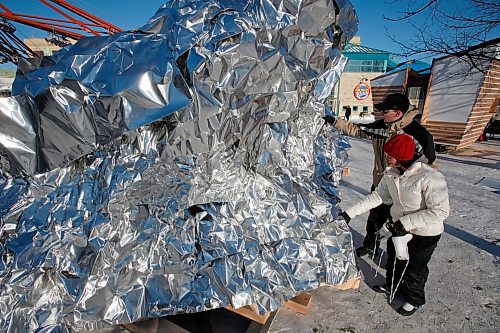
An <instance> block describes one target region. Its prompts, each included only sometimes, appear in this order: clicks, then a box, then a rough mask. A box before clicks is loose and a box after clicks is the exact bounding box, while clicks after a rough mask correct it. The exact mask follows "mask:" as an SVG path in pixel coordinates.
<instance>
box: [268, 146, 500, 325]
mask: <svg viewBox="0 0 500 333" xmlns="http://www.w3.org/2000/svg"><path fill="white" fill-rule="evenodd" d="M350 143H351V145H352V149H351V151H350V153H349V155H350V168H351V170H350V175H349V176H348V177H345V178H344V179H343V180H342V182H341V195H342V202H341V203H340V206H341V207H343V208H346V207H348V206H349V205H350V204H352V203H353V202H355V201H356V200H357V199H358V198H360V197H361V196H363V195H365V194H367V193H368V191H369V189H370V185H371V177H372V176H371V170H372V165H373V164H372V163H373V160H372V158H373V153H372V148H371V142H370V141H367V140H361V139H352V138H351V139H350ZM461 155H465V156H461ZM438 162H439V169H440V171H441V172H442V173H443V174H444V176H445V177H446V180H447V182H448V187H449V193H450V205H451V215H450V217H449V218H448V219H447V220H446V221H445V223H446V226H445V233H444V234H443V236H442V238H441V240H440V242H439V245H438V247H437V249H436V251H435V253H434V256H433V258H432V260H431V263H430V267H429V268H430V276H429V280H428V282H427V286H426V296H427V304H426V305H425V306H423V307H422V308H421V309H419V310H418V311H417V312H416V313H415V314H414V315H413V316H411V317H402V316H400V315H399V314H398V313H397V312H396V311H395V309H396V308H397V306H399V305H400V304H401V300H399V299H396V300H395V305H393V306H392V307H391V305H389V304H388V303H387V300H386V297H385V296H384V295H382V294H377V293H375V292H374V291H373V290H372V289H371V288H370V286H373V285H374V284H379V283H381V282H383V281H384V278H383V276H384V275H385V271H384V270H383V269H382V268H381V269H379V273H378V276H377V277H375V271H376V264H375V263H374V262H373V261H372V260H370V259H368V258H366V257H365V258H362V259H360V260H359V261H358V266H359V268H360V270H361V272H362V274H363V276H364V282H363V283H362V284H361V287H360V288H359V290H348V291H335V290H331V289H328V288H326V287H323V288H320V289H318V290H316V291H314V292H313V303H312V308H311V310H310V313H309V314H308V315H307V316H303V315H300V314H296V313H295V312H294V311H292V310H288V309H284V308H282V309H280V310H279V312H278V314H277V316H276V318H275V320H274V322H273V324H272V325H271V328H270V330H269V332H272V333H284V332H349V333H361V332H370V333H371V332H398V333H399V332H405V333H411V332H418V333H420V332H441V333H442V332H450V333H451V332H453V333H454V332H500V309H499V303H500V275H499V272H500V270H499V268H500V246H499V242H500V224H499V220H500V191H498V190H497V191H496V192H495V189H494V188H490V187H485V186H481V185H476V184H478V183H479V182H480V181H481V180H483V182H482V183H487V184H495V183H498V182H499V181H500V141H498V139H497V140H490V141H487V142H484V143H480V144H475V145H474V146H473V147H472V148H470V149H467V150H466V151H463V152H461V153H459V154H453V155H451V154H439V156H438ZM484 178H486V180H488V181H487V182H485V181H484ZM366 217H367V214H364V215H362V216H359V217H357V218H355V219H353V220H352V221H351V224H350V225H351V227H352V233H353V236H354V241H355V245H356V246H359V245H360V244H361V242H362V240H363V236H364V234H365V231H364V227H365V222H366ZM384 245H385V244H384ZM384 261H385V255H384V256H383V257H382V263H384Z"/></svg>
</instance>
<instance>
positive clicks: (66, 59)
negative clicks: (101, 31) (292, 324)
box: [0, 0, 357, 332]
mask: <svg viewBox="0 0 500 333" xmlns="http://www.w3.org/2000/svg"><path fill="white" fill-rule="evenodd" d="M356 28H357V18H356V15H355V13H354V10H353V8H352V6H351V4H350V3H349V2H348V1H342V0H337V1H336V2H335V1H333V0H318V1H314V0H309V1H301V0H288V1H278V0H275V1H266V0H255V1H251V0H248V1H241V0H238V1H190V2H188V1H172V2H169V3H167V4H165V5H164V6H162V7H161V8H160V9H159V10H158V12H157V13H156V14H155V15H154V17H153V18H152V19H151V20H150V21H149V22H148V23H147V24H146V25H144V26H143V27H141V28H139V29H137V30H134V31H129V32H123V33H119V34H116V35H113V36H109V37H88V38H84V39H82V40H80V41H79V42H77V43H76V44H75V45H74V46H71V47H68V48H66V49H63V50H61V51H60V52H59V53H57V54H56V55H54V56H53V57H52V58H50V59H48V60H49V61H46V62H45V63H43V64H40V65H38V66H34V65H32V66H31V67H30V66H27V67H26V66H25V67H23V68H20V71H21V73H20V74H19V75H18V77H17V78H16V81H15V83H14V96H13V97H11V98H3V99H0V153H1V155H0V157H1V159H0V163H1V170H2V176H1V177H0V218H1V234H0V255H1V261H0V282H1V283H0V329H1V330H2V331H4V332H33V331H40V332H42V331H43V332H61V331H78V330H92V329H98V328H102V327H106V326H108V325H114V324H119V323H128V322H134V321H137V320H138V319H140V318H145V317H160V316H166V315H173V314H178V313H189V312H198V311H205V310H209V309H214V308H219V307H223V306H226V305H232V306H233V307H235V308H238V307H241V306H244V305H248V304H256V305H257V307H258V309H259V311H260V312H264V311H273V310H276V309H278V308H279V307H280V305H281V304H282V303H283V302H284V301H286V300H288V299H290V298H292V297H293V296H295V295H296V294H297V293H299V292H300V291H303V290H310V289H314V288H317V287H318V286H319V284H320V283H321V282H326V283H328V284H340V283H343V282H344V281H346V280H347V279H349V278H352V277H354V276H355V275H356V274H357V271H356V269H355V262H354V257H353V246H352V237H351V234H350V232H349V229H348V227H347V225H346V224H345V223H340V222H339V223H337V222H335V223H331V221H332V220H333V217H334V216H336V214H337V213H338V208H336V204H337V203H338V201H339V199H338V189H337V186H338V182H339V180H340V177H341V170H342V168H343V166H344V165H345V164H346V163H347V154H346V149H347V148H348V147H349V146H348V143H347V142H346V141H345V139H344V138H343V137H341V136H340V135H339V133H338V132H336V131H335V130H334V129H333V128H332V127H331V126H329V125H324V123H323V120H322V117H323V115H324V114H325V112H329V111H328V110H326V108H325V102H326V100H327V98H328V97H329V95H330V93H331V90H332V88H333V86H334V84H335V83H336V81H337V80H338V78H339V75H340V74H341V71H342V69H343V67H344V65H345V63H346V58H345V57H344V56H343V55H342V54H341V48H342V47H343V45H344V44H345V43H346V41H348V40H349V39H350V38H351V37H352V35H353V34H354V32H355V31H356Z"/></svg>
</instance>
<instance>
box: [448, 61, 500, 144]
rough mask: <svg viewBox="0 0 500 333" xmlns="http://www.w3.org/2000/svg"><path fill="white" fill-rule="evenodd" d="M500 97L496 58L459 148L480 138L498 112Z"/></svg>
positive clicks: (480, 91) (498, 67)
mask: <svg viewBox="0 0 500 333" xmlns="http://www.w3.org/2000/svg"><path fill="white" fill-rule="evenodd" d="M499 99H500V61H499V60H494V61H493V63H492V64H491V66H490V68H489V69H488V72H486V75H485V77H484V80H483V84H482V85H481V88H480V89H479V93H478V95H477V98H476V102H475V103H474V106H473V107H472V112H471V114H470V116H469V119H467V127H466V129H465V132H464V136H463V137H462V140H461V142H460V144H459V145H458V147H457V148H463V147H467V146H470V145H472V144H473V143H474V142H476V140H477V139H478V138H479V136H480V135H481V133H482V132H483V130H484V128H485V127H486V125H487V124H488V121H489V120H490V118H491V117H492V116H493V114H494V113H495V112H496V109H497V105H498V102H499Z"/></svg>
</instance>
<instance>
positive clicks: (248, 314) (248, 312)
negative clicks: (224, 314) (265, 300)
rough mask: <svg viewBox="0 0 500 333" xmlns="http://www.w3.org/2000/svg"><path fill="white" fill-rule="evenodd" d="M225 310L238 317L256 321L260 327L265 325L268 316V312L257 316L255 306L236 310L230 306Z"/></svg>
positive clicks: (257, 311)
mask: <svg viewBox="0 0 500 333" xmlns="http://www.w3.org/2000/svg"><path fill="white" fill-rule="evenodd" d="M225 308H226V309H227V310H229V311H232V312H234V313H237V314H239V315H240V316H243V317H245V318H248V319H250V320H253V321H256V322H258V323H259V324H262V325H264V324H265V323H266V321H267V319H268V318H269V316H270V313H269V312H265V313H264V314H259V310H258V309H257V306H256V305H255V304H250V305H246V306H242V307H241V308H237V309H235V308H233V307H232V306H231V305H228V306H226V307H225Z"/></svg>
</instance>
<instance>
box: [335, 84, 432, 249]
mask: <svg viewBox="0 0 500 333" xmlns="http://www.w3.org/2000/svg"><path fill="white" fill-rule="evenodd" d="M375 108H377V109H378V110H380V111H382V116H383V119H380V120H376V121H375V122H373V123H370V124H353V123H349V122H347V121H345V120H343V119H340V118H335V117H332V116H326V117H325V121H326V122H328V123H330V124H332V125H333V126H334V127H335V128H336V129H338V130H339V131H342V132H344V133H345V134H347V135H350V136H355V137H361V138H368V139H371V140H372V144H373V153H374V154H375V158H374V167H373V183H372V188H371V190H372V191H373V190H374V189H375V188H376V187H377V185H378V183H379V182H380V179H382V176H383V173H384V170H385V168H386V161H385V158H384V144H385V142H386V141H387V140H388V139H389V138H391V137H393V136H395V135H397V134H401V133H405V134H408V135H410V136H411V137H413V139H414V140H415V146H416V150H417V152H420V153H421V154H423V155H424V156H425V158H426V159H427V163H428V164H432V163H434V161H435V160H436V151H435V149H434V139H433V137H432V135H431V134H430V133H429V132H428V131H427V130H426V129H425V128H424V127H423V126H422V125H420V124H419V123H417V122H416V121H415V120H414V118H415V116H416V115H418V114H419V111H418V110H417V109H415V108H414V107H411V108H410V102H409V100H408V98H407V97H406V96H405V95H403V94H399V93H396V94H390V95H387V96H386V98H385V99H384V101H383V102H382V103H379V104H375ZM389 209H390V206H387V205H384V204H382V205H380V206H378V207H376V208H373V209H371V210H370V215H369V216H368V220H367V222H366V236H365V239H364V240H363V246H361V247H359V248H358V249H356V254H357V255H358V256H360V257H361V256H364V255H366V254H369V253H372V252H373V249H375V250H377V249H378V246H379V244H380V241H379V240H378V239H377V231H378V230H380V228H382V226H383V225H384V223H385V222H387V220H388V218H389V216H390V213H389ZM376 252H377V251H375V253H374V254H376Z"/></svg>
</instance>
